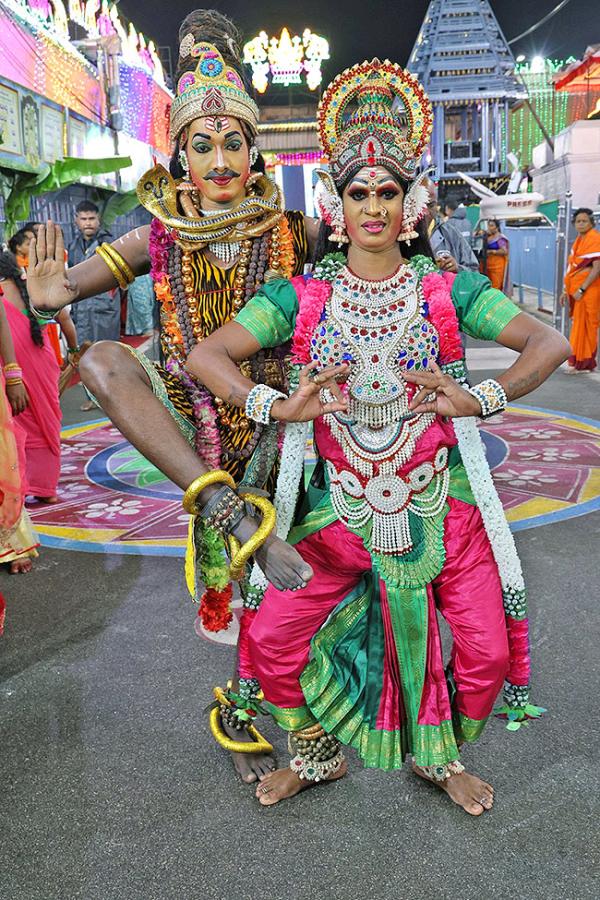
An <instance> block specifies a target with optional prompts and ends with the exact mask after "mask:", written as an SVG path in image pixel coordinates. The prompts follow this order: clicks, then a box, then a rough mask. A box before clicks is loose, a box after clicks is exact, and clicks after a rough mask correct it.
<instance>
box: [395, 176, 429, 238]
mask: <svg viewBox="0 0 600 900" xmlns="http://www.w3.org/2000/svg"><path fill="white" fill-rule="evenodd" d="M427 175H428V173H427V172H423V173H422V174H421V175H419V177H418V178H417V179H416V181H415V182H414V184H413V185H412V187H411V189H410V190H409V191H408V193H407V194H406V197H405V198H404V203H403V204H402V213H403V215H402V231H401V232H400V234H399V235H398V237H397V238H396V240H397V241H405V242H406V243H407V244H408V246H409V247H410V242H411V241H412V240H414V238H418V237H419V233H418V231H415V225H416V224H417V222H418V221H419V220H420V219H421V218H422V217H423V214H424V212H425V209H426V207H427V201H428V200H429V191H428V190H427V188H426V187H425V185H424V184H423V182H424V180H425V179H426V178H427Z"/></svg>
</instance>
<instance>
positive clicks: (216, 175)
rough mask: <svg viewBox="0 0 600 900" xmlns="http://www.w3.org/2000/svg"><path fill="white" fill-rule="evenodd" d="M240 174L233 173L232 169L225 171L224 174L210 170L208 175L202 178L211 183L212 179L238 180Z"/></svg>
mask: <svg viewBox="0 0 600 900" xmlns="http://www.w3.org/2000/svg"><path fill="white" fill-rule="evenodd" d="M239 177H240V173H239V172H234V171H233V169H225V171H224V172H217V171H216V169H211V170H210V172H209V173H208V175H205V176H204V181H212V180H213V179H214V178H239Z"/></svg>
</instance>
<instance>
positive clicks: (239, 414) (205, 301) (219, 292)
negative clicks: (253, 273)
mask: <svg viewBox="0 0 600 900" xmlns="http://www.w3.org/2000/svg"><path fill="white" fill-rule="evenodd" d="M285 215H286V218H287V220H288V224H289V226H290V230H291V232H292V238H293V245H294V259H295V262H294V271H293V275H301V274H302V272H303V271H304V264H305V262H306V259H307V256H308V240H307V237H306V228H305V224H304V214H303V213H301V212H286V214H285ZM191 262H192V266H193V270H194V289H195V293H196V296H197V297H198V312H199V315H200V317H201V318H202V321H203V323H204V330H205V333H206V334H211V333H212V332H213V331H216V330H217V329H218V328H220V327H221V326H222V325H224V324H225V322H228V321H229V320H230V319H231V318H232V315H233V283H234V279H235V272H236V268H237V266H232V268H231V269H228V270H224V269H220V268H219V267H218V266H216V265H215V264H214V263H212V262H210V261H209V260H208V259H207V258H206V257H205V255H204V254H203V253H202V252H197V253H194V254H193V256H192V260H191ZM282 356H283V354H282V353H281V351H279V352H278V351H277V350H275V351H263V352H261V354H260V357H261V358H260V359H259V360H256V359H255V360H252V361H250V364H249V365H247V366H246V367H244V366H242V371H243V372H244V374H247V375H248V376H249V377H250V378H253V379H254V380H256V379H257V378H258V377H259V375H258V372H259V371H260V369H263V368H264V369H265V370H266V371H265V377H264V380H265V381H266V382H267V383H268V384H270V385H271V386H272V387H274V388H277V389H278V390H282V389H283V388H284V387H285V371H284V365H283V360H282ZM259 367H260V369H259ZM156 369H157V372H158V374H159V375H160V377H161V379H162V381H163V383H164V385H165V388H166V390H167V394H168V396H169V400H170V401H171V403H172V404H173V406H174V407H175V409H176V410H177V411H178V412H179V413H180V414H181V415H183V416H185V418H186V419H188V420H189V421H190V422H191V423H192V424H193V423H194V415H193V410H192V404H191V401H190V398H189V395H188V393H187V391H186V389H185V387H184V386H183V385H182V383H181V382H180V381H179V379H178V378H176V377H175V376H174V375H172V374H171V373H169V372H167V371H166V370H165V369H164V368H162V367H161V366H157V367H156ZM261 380H262V377H261ZM226 410H227V416H228V418H229V419H230V421H231V424H230V425H227V426H223V425H222V424H221V422H220V420H219V422H218V425H219V433H220V436H221V445H222V448H223V451H224V457H223V461H222V462H223V468H224V469H225V470H226V471H228V472H229V473H230V474H231V475H232V476H233V478H234V479H235V481H236V482H237V481H240V480H241V478H242V477H243V475H244V471H245V468H246V463H247V460H245V459H241V460H239V459H233V458H231V455H232V454H234V453H235V452H236V451H239V450H242V449H243V448H244V447H245V446H246V445H247V444H248V442H249V441H250V439H251V438H252V435H253V434H254V430H255V427H256V426H255V423H254V422H252V421H249V420H248V419H246V416H245V415H244V411H243V410H242V409H238V408H237V407H233V406H229V405H227V407H226Z"/></svg>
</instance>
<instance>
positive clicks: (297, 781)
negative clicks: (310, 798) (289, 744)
mask: <svg viewBox="0 0 600 900" xmlns="http://www.w3.org/2000/svg"><path fill="white" fill-rule="evenodd" d="M347 771H348V763H347V762H346V760H344V761H343V763H342V765H341V766H340V768H339V769H338V771H337V772H335V773H334V774H333V775H330V776H329V778H326V779H325V781H318V782H315V781H306V779H305V778H300V777H299V776H298V775H296V773H295V772H292V770H291V769H290V768H287V769H277V771H276V772H272V773H271V774H270V775H267V776H265V777H264V778H261V779H260V784H259V785H258V787H257V788H256V796H257V797H258V801H259V803H260V804H261V805H262V806H274V805H275V803H279V801H280V800H286V799H287V798H288V797H295V796H296V794H299V793H300V791H303V790H305V789H306V788H309V787H312V786H313V785H314V784H325V782H327V781H337V780H338V778H343V777H344V775H345V774H346V772H347Z"/></svg>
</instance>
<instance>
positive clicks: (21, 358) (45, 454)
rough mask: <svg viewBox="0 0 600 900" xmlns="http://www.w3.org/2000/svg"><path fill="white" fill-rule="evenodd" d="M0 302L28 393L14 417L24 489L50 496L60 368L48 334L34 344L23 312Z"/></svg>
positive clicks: (56, 471) (56, 462)
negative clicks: (41, 342)
mask: <svg viewBox="0 0 600 900" xmlns="http://www.w3.org/2000/svg"><path fill="white" fill-rule="evenodd" d="M0 302H2V303H4V308H5V310H6V317H7V319H8V324H9V327H10V331H11V334H12V339H13V343H14V346H15V355H16V357H17V362H18V363H19V365H20V366H21V369H22V370H23V382H24V384H25V387H26V389H27V394H28V395H29V405H28V406H27V409H26V410H24V412H22V413H21V414H20V415H19V417H18V424H19V426H20V427H21V428H22V429H23V431H24V433H25V459H26V465H25V483H26V490H27V493H30V494H35V495H36V496H38V497H52V496H54V495H55V494H56V489H57V485H58V478H59V475H60V425H61V411H60V403H59V399H58V379H59V375H60V369H59V366H58V363H57V361H56V356H55V354H54V350H53V349H52V346H51V344H50V341H49V340H48V337H47V336H46V335H44V346H43V347H38V346H37V345H36V344H34V343H33V341H32V339H31V332H30V329H29V319H28V318H27V316H25V315H23V313H22V312H20V310H18V309H16V307H14V306H13V305H12V303H9V302H8V301H7V300H4V299H2V300H1V301H0Z"/></svg>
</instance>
